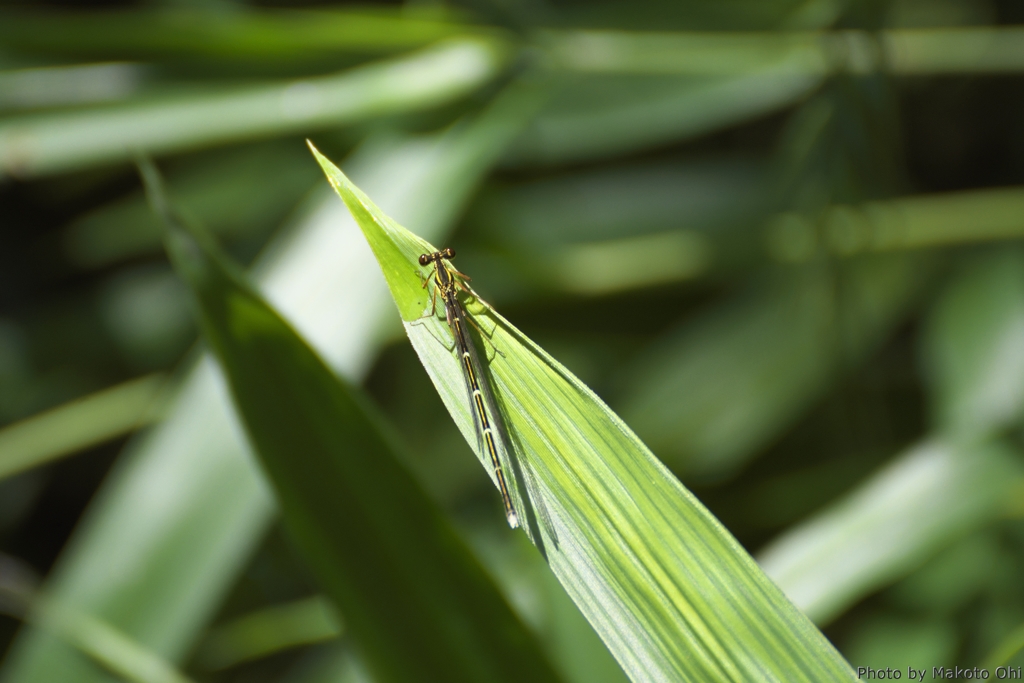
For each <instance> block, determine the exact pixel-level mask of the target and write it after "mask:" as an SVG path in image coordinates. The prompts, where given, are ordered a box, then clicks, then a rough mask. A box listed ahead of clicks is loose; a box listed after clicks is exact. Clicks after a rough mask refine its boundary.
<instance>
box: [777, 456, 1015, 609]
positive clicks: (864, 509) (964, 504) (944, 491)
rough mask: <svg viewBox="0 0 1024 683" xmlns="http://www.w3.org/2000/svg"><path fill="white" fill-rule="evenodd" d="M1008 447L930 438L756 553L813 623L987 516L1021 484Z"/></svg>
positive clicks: (902, 571)
mask: <svg viewBox="0 0 1024 683" xmlns="http://www.w3.org/2000/svg"><path fill="white" fill-rule="evenodd" d="M1022 473H1024V472H1022V468H1021V466H1020V462H1019V460H1018V455H1017V454H1016V453H1015V452H1013V451H1012V450H1010V449H1008V448H1007V447H1006V446H1005V445H1002V444H999V443H989V444H981V445H964V444H954V443H946V442H942V441H938V440H929V441H925V442H922V443H919V444H916V445H915V446H913V447H911V448H910V449H908V450H907V451H906V452H905V453H902V454H900V455H899V456H898V457H897V458H895V459H894V460H893V462H891V463H889V464H888V465H886V466H885V467H884V468H882V469H881V470H879V471H878V472H877V473H876V474H875V475H873V476H872V477H871V478H870V479H869V480H868V481H866V482H864V483H863V484H861V485H860V486H858V487H857V488H856V489H854V490H853V491H851V492H850V493H848V494H846V495H845V496H843V497H842V498H840V499H839V500H836V501H835V502H833V503H832V504H830V505H829V506H828V507H827V508H826V509H824V510H822V511H821V512H819V513H817V514H815V515H814V516H813V517H811V518H810V519H808V520H806V521H805V522H803V523H801V524H799V525H797V526H795V527H793V528H792V529H790V530H789V531H787V532H786V533H785V534H783V535H782V536H780V537H779V538H777V539H776V540H774V541H773V542H772V543H771V544H770V545H769V546H768V547H766V548H765V549H763V550H762V551H761V552H760V553H758V558H759V560H760V562H761V566H762V567H764V570H765V571H766V572H767V573H768V575H769V576H771V577H772V578H773V579H775V581H777V582H778V583H779V585H780V586H782V588H783V590H785V591H786V595H788V596H790V597H791V598H792V599H793V602H795V603H796V604H797V606H799V607H800V608H801V609H802V610H803V611H804V612H805V613H807V615H808V616H810V617H811V618H812V619H814V621H815V622H816V623H819V624H825V623H828V622H829V621H830V620H832V619H833V618H835V617H836V616H838V615H839V614H841V613H842V612H843V610H845V609H846V608H847V607H849V606H850V605H852V604H853V603H855V602H856V601H857V600H859V599H860V598H862V597H864V596H865V595H868V594H870V593H871V592H873V591H875V590H877V589H879V588H881V587H883V586H886V585H888V584H889V583H891V582H892V581H894V580H895V579H898V578H900V577H901V576H904V575H905V574H907V573H909V572H910V571H911V570H913V569H916V568H917V567H918V566H920V565H921V564H922V563H923V562H924V561H925V560H927V559H928V558H929V557H930V556H931V555H933V554H934V553H935V552H936V551H938V550H939V549H941V548H942V547H944V546H946V545H948V544H949V543H950V542H952V541H954V540H956V539H957V538H959V537H961V536H963V535H965V534H968V533H970V532H972V531H974V530H975V529H978V528H980V527H982V526H984V525H986V524H989V523H991V522H992V521H993V520H994V519H995V518H996V517H997V516H998V515H999V514H1000V513H1001V512H1003V510H1004V509H1005V506H1006V504H1007V502H1008V496H1010V495H1011V494H1012V493H1013V492H1014V491H1015V487H1016V486H1019V485H1020V482H1021V476H1022Z"/></svg>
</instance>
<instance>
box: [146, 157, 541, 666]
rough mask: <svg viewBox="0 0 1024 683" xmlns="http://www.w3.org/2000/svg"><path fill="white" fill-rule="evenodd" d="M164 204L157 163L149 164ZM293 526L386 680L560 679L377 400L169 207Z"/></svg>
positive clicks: (212, 331)
mask: <svg viewBox="0 0 1024 683" xmlns="http://www.w3.org/2000/svg"><path fill="white" fill-rule="evenodd" d="M143 170H144V176H145V177H146V181H147V190H148V191H149V192H150V193H151V194H152V195H153V196H156V198H157V200H156V202H155V204H156V206H157V207H158V208H160V205H161V202H160V201H159V197H160V195H159V185H158V182H159V181H158V179H157V177H156V175H155V169H153V168H152V166H150V167H149V168H145V167H144V169H143ZM162 213H164V216H165V221H166V222H167V224H168V228H169V231H168V234H167V241H168V251H169V252H170V254H171V258H172V261H173V262H174V264H175V267H176V268H177V269H178V271H179V273H181V274H182V276H183V277H184V278H185V279H186V281H187V282H188V283H189V285H190V286H191V287H192V289H193V292H194V294H195V295H196V298H197V300H198V302H199V309H200V319H201V321H202V327H203V332H204V337H205V339H206V340H207V342H208V343H209V345H210V346H211V347H212V349H213V350H214V352H215V354H216V356H217V358H218V360H219V361H220V365H221V367H222V368H223V369H224V372H225V374H226V376H227V379H228V383H229V385H230V387H231V393H232V397H233V398H234V403H235V405H236V407H237V408H238V411H239V414H240V415H241V417H242V419H243V421H244V422H245V425H246V430H247V432H248V434H249V437H250V440H251V442H252V445H253V448H254V450H255V451H256V453H257V454H258V456H259V460H260V463H261V465H262V466H263V469H264V471H265V472H266V474H267V476H268V477H269V479H270V482H271V484H272V485H273V488H274V491H275V493H276V494H277V495H276V497H277V500H278V504H279V506H280V509H281V512H282V516H283V518H284V524H285V527H286V528H287V529H288V530H289V531H290V532H291V535H292V537H293V539H294V540H295V542H296V544H297V546H298V548H299V551H300V552H301V553H302V555H303V557H304V558H305V560H306V562H307V563H308V564H309V566H310V567H311V569H312V570H313V573H314V574H315V575H316V576H317V578H318V579H319V581H320V582H321V584H322V585H323V586H324V589H325V590H326V592H327V594H328V595H329V596H330V597H331V599H332V600H333V602H334V603H335V604H336V605H338V606H339V607H340V609H341V612H342V614H343V615H344V619H345V623H346V625H347V626H348V628H349V629H350V632H351V634H352V637H353V638H354V639H355V640H356V641H357V642H358V643H359V645H360V647H361V650H362V652H363V654H364V655H365V657H366V661H367V662H368V663H369V664H370V665H371V667H372V668H373V670H374V672H375V673H376V674H377V675H378V676H379V677H380V679H381V680H384V681H421V680H447V681H557V680H559V677H558V676H557V674H555V672H554V670H553V669H551V667H550V664H548V662H547V660H546V659H545V656H544V655H543V653H542V650H541V649H540V647H539V645H538V644H537V643H536V642H535V641H534V640H533V638H532V637H531V636H530V634H529V633H528V632H527V631H526V629H525V627H524V626H523V625H522V623H521V622H520V621H519V620H518V619H517V618H516V616H515V615H514V614H513V612H512V610H511V608H510V607H509V606H508V604H507V603H505V601H504V599H503V598H502V596H501V594H500V593H499V592H498V590H497V588H496V587H495V586H494V585H493V583H492V582H491V580H490V579H489V578H488V577H487V575H486V574H485V573H484V572H483V569H482V568H481V566H480V565H479V564H478V563H477V561H476V560H475V558H473V556H472V555H471V554H470V553H469V551H468V549H467V548H466V547H465V546H464V545H463V543H462V541H461V540H460V538H459V537H458V536H457V535H456V533H455V531H454V529H453V528H452V527H451V526H450V524H449V523H448V521H447V520H446V519H445V518H444V517H443V515H442V513H441V512H440V510H439V509H438V508H437V507H436V506H435V505H434V504H433V503H432V502H431V501H430V500H429V499H428V498H427V496H426V494H425V493H424V491H423V490H422V489H421V488H420V486H419V485H418V483H417V482H416V480H415V479H414V478H413V476H412V475H411V473H410V472H409V471H408V470H407V469H406V467H405V465H404V464H403V463H402V460H401V458H402V456H401V455H400V454H399V451H398V450H397V449H396V447H395V444H394V443H393V440H392V438H391V437H390V436H388V433H389V431H390V430H389V429H388V427H387V426H386V425H385V424H383V422H382V421H381V419H380V417H379V416H378V415H377V414H376V413H375V412H374V411H373V410H372V409H371V407H370V406H369V404H368V403H366V399H365V398H364V397H363V396H362V395H361V394H359V393H357V392H356V390H355V389H353V388H352V387H351V386H350V385H348V384H347V383H346V382H344V381H342V380H339V379H338V378H336V377H335V376H334V375H333V374H332V373H331V371H330V370H329V369H328V367H327V366H326V365H325V364H324V362H323V361H322V360H321V359H320V358H319V357H318V356H317V355H316V353H315V352H314V351H313V350H312V349H311V348H310V347H309V346H307V345H306V344H305V342H303V341H302V339H301V338H300V337H299V336H298V335H297V334H296V333H295V332H294V331H293V330H292V328H291V327H290V326H289V325H288V324H287V323H286V322H285V321H284V320H283V319H282V318H281V317H280V316H279V315H278V314H277V313H276V312H275V311H274V310H273V309H271V308H270V307H269V306H268V305H267V304H266V303H265V302H264V301H263V300H262V299H261V298H260V297H259V295H258V294H256V292H255V291H254V290H253V289H252V288H251V287H250V285H249V284H248V283H247V282H246V281H245V280H244V279H243V277H242V276H241V275H240V274H239V273H238V271H237V270H236V268H234V267H233V266H232V265H230V264H228V263H227V262H226V261H225V260H224V257H223V256H221V255H220V253H219V252H218V251H217V250H216V247H215V246H213V244H212V243H211V242H209V237H208V236H207V235H206V234H205V233H198V232H195V231H188V230H186V229H185V228H184V227H182V224H181V223H180V222H178V221H177V220H176V219H175V217H174V216H173V215H172V214H171V213H170V211H169V209H168V208H167V207H166V205H164V207H163V209H162Z"/></svg>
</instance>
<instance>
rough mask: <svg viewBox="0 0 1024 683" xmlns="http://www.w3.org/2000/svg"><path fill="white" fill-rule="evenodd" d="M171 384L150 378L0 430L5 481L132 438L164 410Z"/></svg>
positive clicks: (0, 476) (157, 377) (158, 377)
mask: <svg viewBox="0 0 1024 683" xmlns="http://www.w3.org/2000/svg"><path fill="white" fill-rule="evenodd" d="M165 381H166V379H165V378H164V377H163V376H161V375H147V376H145V377H140V378H138V379H133V380H131V381H129V382H125V383H123V384H119V385H117V386H115V387H110V388H108V389H104V390H103V391H99V392H96V393H95V394H90V395H89V396H84V397H82V398H79V399H77V400H75V401H72V402H70V403H67V404H65V405H62V406H58V407H57V408H53V409H51V410H48V411H46V412H44V413H40V414H38V415H33V416H32V417H30V418H26V419H24V420H21V421H20V422H15V423H14V424H11V425H7V426H5V427H4V428H3V429H0V479H3V478H5V477H9V476H11V475H12V474H17V473H18V472H21V471H23V470H26V469H29V468H32V467H38V466H39V465H42V464H44V463H47V462H50V461H51V460H54V459H56V458H60V457H62V456H65V455H70V454H71V453H74V452H76V451H80V450H84V449H85V448H88V447H90V446H95V445H96V444H99V443H103V442H104V441H106V440H108V439H113V438H116V437H118V436H121V435H123V434H127V433H129V432H132V431H134V430H136V429H139V428H140V427H143V426H145V425H147V424H148V423H150V422H152V421H153V420H155V419H156V418H157V417H158V416H159V415H160V413H161V411H162V409H163V403H164V400H165V397H163V396H162V395H161V390H162V389H163V388H164V384H165Z"/></svg>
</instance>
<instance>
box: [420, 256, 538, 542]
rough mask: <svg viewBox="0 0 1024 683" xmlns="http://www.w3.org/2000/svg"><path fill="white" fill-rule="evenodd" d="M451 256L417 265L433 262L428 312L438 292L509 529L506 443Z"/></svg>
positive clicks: (515, 522)
mask: <svg viewBox="0 0 1024 683" xmlns="http://www.w3.org/2000/svg"><path fill="white" fill-rule="evenodd" d="M454 257H455V250H454V249H452V248H450V247H449V248H447V249H442V250H441V251H435V252H434V253H432V254H422V255H420V265H421V266H429V265H430V264H434V273H433V281H434V292H433V295H432V296H431V298H430V315H433V314H434V306H435V305H436V297H437V296H438V295H440V297H441V302H442V303H443V304H444V312H445V319H446V320H447V322H448V327H449V329H451V331H452V337H453V338H454V339H455V350H456V352H457V353H458V354H459V365H461V366H462V375H463V377H464V378H465V380H466V389H467V391H468V392H469V401H470V403H471V404H472V406H473V422H474V425H475V426H476V432H477V436H478V437H479V439H480V441H481V442H482V444H483V447H484V448H485V449H487V454H488V456H490V459H491V467H493V468H494V475H495V479H497V480H498V490H499V491H500V492H501V501H502V503H504V505H505V516H506V517H507V518H508V524H509V526H511V527H512V528H513V529H514V528H516V527H517V526H519V515H517V514H516V508H515V506H514V505H513V504H512V497H511V496H510V495H509V491H508V484H507V483H506V481H505V472H504V470H503V469H502V467H501V458H500V457H499V455H498V448H499V444H500V447H501V448H502V449H504V451H505V453H509V452H510V451H509V448H508V444H507V443H505V441H504V438H505V434H506V432H505V430H504V429H503V423H501V422H500V420H501V415H500V413H499V412H498V404H497V402H496V401H495V400H494V393H493V392H492V391H491V384H490V380H489V379H488V376H487V373H486V372H485V370H484V367H483V365H481V363H480V356H479V355H478V354H477V352H476V347H475V346H474V345H473V340H472V338H471V337H470V336H469V330H468V329H466V323H467V320H468V318H467V317H466V310H465V309H464V308H463V307H462V303H461V302H460V301H459V297H458V291H457V290H459V289H461V290H462V291H464V292H470V290H469V288H467V287H466V286H465V285H464V284H463V282H462V280H465V279H468V278H467V277H466V276H465V275H463V274H462V273H460V272H459V271H457V270H455V268H453V267H452V265H451V263H450V260H451V259H452V258H454ZM429 283H430V279H429V278H428V279H427V280H425V281H424V282H423V286H424V287H426V286H427V285H428V284H429Z"/></svg>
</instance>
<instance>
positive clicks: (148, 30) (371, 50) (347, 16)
mask: <svg viewBox="0 0 1024 683" xmlns="http://www.w3.org/2000/svg"><path fill="white" fill-rule="evenodd" d="M201 7H202V6H200V5H196V6H194V7H191V8H185V7H182V6H163V7H160V8H159V9H157V8H145V9H143V10H141V11H139V10H135V9H133V10H120V11H117V10H115V11H91V12H54V11H46V12H25V11H21V12H5V13H4V15H3V17H2V19H0V42H3V44H4V45H6V46H7V47H8V49H9V50H12V51H14V50H25V51H28V52H38V51H40V50H45V51H48V52H49V53H50V54H53V53H57V54H61V55H64V56H67V57H70V58H73V59H76V60H81V59H110V58H111V56H116V58H119V59H125V57H126V55H128V56H129V57H128V58H130V59H147V58H148V59H152V58H154V57H168V56H184V57H195V56H207V57H215V58H220V59H224V60H255V61H271V60H273V61H276V62H278V63H280V62H281V61H289V62H296V61H298V62H300V63H305V64H308V63H309V62H311V61H314V60H316V61H322V60H325V59H335V60H336V59H337V58H338V55H339V54H344V53H346V52H347V53H356V54H380V53H388V52H393V51H398V50H407V49H411V48H416V47H422V46H423V45H426V44H428V43H431V42H434V41H437V40H441V39H444V38H451V37H454V36H456V35H458V34H465V33H468V32H470V31H471V30H472V29H471V28H470V27H467V26H464V25H460V24H459V23H456V22H454V21H451V20H448V19H447V18H446V17H445V16H444V15H442V14H441V13H439V12H433V13H429V12H417V11H415V10H413V11H410V9H412V8H402V9H401V10H399V9H398V8H395V9H394V10H392V9H391V8H379V9H376V10H371V9H356V10H352V9H344V10H341V11H338V10H333V11H332V10H328V11H323V10H320V11H317V10H313V11H310V10H305V11H302V10H300V11H282V10H280V9H277V10H259V9H256V8H254V7H246V8H244V9H243V8H236V11H218V10H219V9H220V8H217V7H215V6H214V7H213V9H212V11H201Z"/></svg>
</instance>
